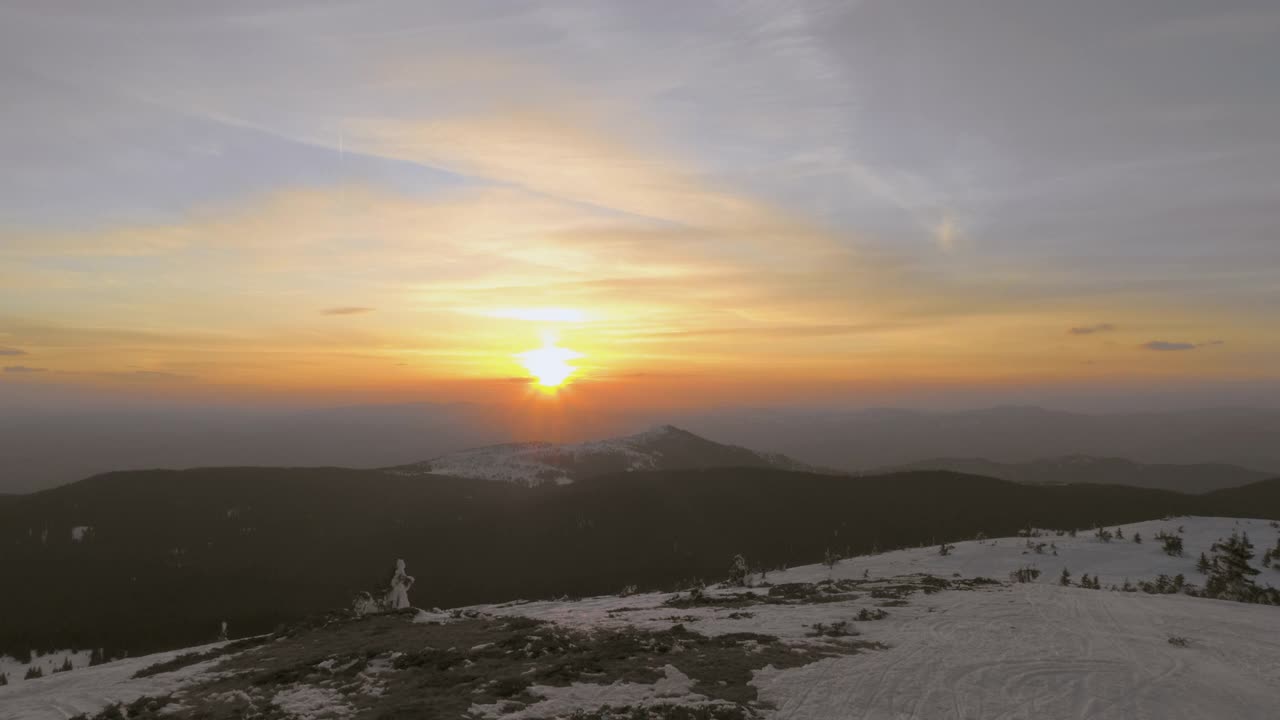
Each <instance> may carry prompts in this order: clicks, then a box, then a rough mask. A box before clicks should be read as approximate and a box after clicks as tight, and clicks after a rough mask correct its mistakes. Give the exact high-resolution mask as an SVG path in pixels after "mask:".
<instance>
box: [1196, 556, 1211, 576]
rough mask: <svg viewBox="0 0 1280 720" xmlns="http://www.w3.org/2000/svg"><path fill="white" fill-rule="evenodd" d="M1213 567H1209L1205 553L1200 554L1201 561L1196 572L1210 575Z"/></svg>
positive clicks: (1197, 564) (1198, 562) (1197, 563)
mask: <svg viewBox="0 0 1280 720" xmlns="http://www.w3.org/2000/svg"><path fill="white" fill-rule="evenodd" d="M1211 567H1212V566H1211V565H1209V558H1207V557H1205V555H1204V553H1200V559H1199V560H1197V561H1196V571H1197V572H1199V573H1200V574H1201V575H1208V574H1209V570H1210V568H1211Z"/></svg>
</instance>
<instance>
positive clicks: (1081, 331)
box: [1067, 323, 1116, 335]
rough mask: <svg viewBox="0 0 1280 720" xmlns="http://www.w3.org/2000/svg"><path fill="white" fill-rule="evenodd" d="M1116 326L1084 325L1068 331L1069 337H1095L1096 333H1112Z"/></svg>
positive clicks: (1109, 324)
mask: <svg viewBox="0 0 1280 720" xmlns="http://www.w3.org/2000/svg"><path fill="white" fill-rule="evenodd" d="M1115 329H1116V326H1115V325H1112V324H1111V323H1098V324H1097V325H1082V326H1080V327H1073V328H1070V329H1068V330H1067V334H1068V335H1093V334H1094V333H1104V332H1111V331H1112V330H1115Z"/></svg>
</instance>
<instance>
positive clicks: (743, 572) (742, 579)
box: [729, 554, 751, 587]
mask: <svg viewBox="0 0 1280 720" xmlns="http://www.w3.org/2000/svg"><path fill="white" fill-rule="evenodd" d="M750 574H751V570H750V569H748V567H747V559H746V558H745V557H743V556H742V555H741V554H738V555H734V556H733V562H732V563H730V565H729V584H730V585H733V586H736V587H744V586H745V585H746V584H747V576H748V575H750Z"/></svg>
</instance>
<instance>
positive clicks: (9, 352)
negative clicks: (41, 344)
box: [0, 347, 27, 356]
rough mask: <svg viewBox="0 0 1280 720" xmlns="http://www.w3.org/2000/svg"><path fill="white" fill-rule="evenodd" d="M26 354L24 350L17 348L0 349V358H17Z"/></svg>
mask: <svg viewBox="0 0 1280 720" xmlns="http://www.w3.org/2000/svg"><path fill="white" fill-rule="evenodd" d="M26 354H27V351H26V350H19V349H18V348H11V347H0V356H17V355H26Z"/></svg>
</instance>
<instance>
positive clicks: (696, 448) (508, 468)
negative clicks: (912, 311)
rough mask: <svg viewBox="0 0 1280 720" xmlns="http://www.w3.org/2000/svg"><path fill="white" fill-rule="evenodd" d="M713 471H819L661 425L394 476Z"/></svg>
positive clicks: (405, 469) (519, 447)
mask: <svg viewBox="0 0 1280 720" xmlns="http://www.w3.org/2000/svg"><path fill="white" fill-rule="evenodd" d="M713 467H771V468H778V469H784V470H809V471H812V470H815V468H812V467H810V466H808V465H805V464H804V463H801V462H798V461H796V460H793V459H791V458H789V457H787V456H785V455H780V454H777V453H761V452H756V451H754V450H749V449H747V448H743V447H738V446H736V445H723V444H721V443H717V442H713V441H711V440H707V439H706V438H703V437H700V436H698V435H695V434H693V433H691V432H689V431H687V430H683V429H681V428H678V427H676V426H674V425H658V426H656V427H653V428H650V429H649V430H646V431H644V432H641V433H637V434H635V435H627V436H623V437H616V438H608V439H604V440H590V441H586V442H580V443H568V444H555V443H549V442H521V443H507V444H503V445H491V446H487V447H481V448H474V449H471V450H462V451H459V452H455V453H450V454H448V455H443V456H440V457H437V458H433V459H431V460H426V461H424V462H420V463H414V464H412V465H403V466H400V467H395V468H390V469H389V470H388V472H393V473H395V474H398V475H450V476H454V477H465V478H475V479H480V480H499V481H504V482H515V483H520V484H522V485H541V484H544V483H557V484H567V483H571V482H574V481H576V480H582V479H585V478H590V477H595V476H599V475H609V474H613V473H620V472H636V471H644V470H678V469H691V468H713Z"/></svg>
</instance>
